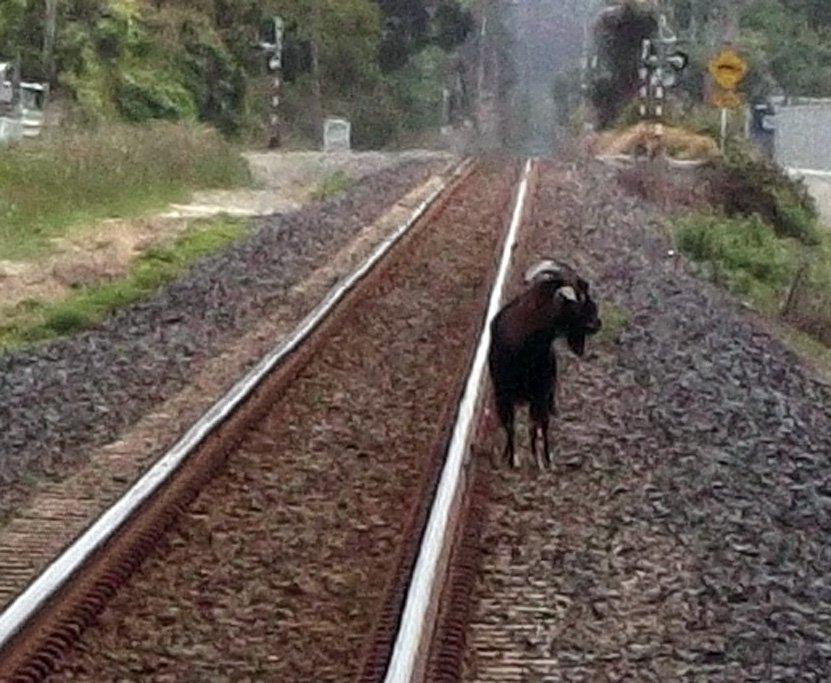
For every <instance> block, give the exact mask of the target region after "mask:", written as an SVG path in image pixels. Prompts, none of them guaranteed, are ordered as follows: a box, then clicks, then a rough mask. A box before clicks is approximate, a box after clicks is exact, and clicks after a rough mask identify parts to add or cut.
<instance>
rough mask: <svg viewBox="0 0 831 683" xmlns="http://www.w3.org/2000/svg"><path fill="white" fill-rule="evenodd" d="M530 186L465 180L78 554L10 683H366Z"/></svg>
mask: <svg viewBox="0 0 831 683" xmlns="http://www.w3.org/2000/svg"><path fill="white" fill-rule="evenodd" d="M519 176H520V168H519V167H518V166H517V165H516V164H511V163H505V162H503V161H493V160H491V161H478V162H475V163H469V164H468V165H466V166H465V167H464V169H463V170H462V171H461V172H460V176H459V177H458V178H457V179H456V180H455V181H454V182H453V183H452V186H451V187H449V188H447V189H446V190H445V191H444V192H443V193H442V194H441V195H437V196H436V197H433V198H432V199H431V201H427V202H425V203H424V205H423V206H422V207H420V210H419V211H418V212H417V214H419V216H418V217H414V219H413V220H412V221H411V222H410V223H411V224H408V225H406V226H402V227H401V229H400V230H399V231H398V233H397V234H396V235H394V236H393V237H391V238H390V239H389V240H388V243H387V244H386V245H382V247H381V248H379V249H378V250H377V251H376V252H375V253H374V255H373V257H372V258H370V259H369V260H368V262H365V263H364V264H363V266H362V268H359V270H358V271H357V272H356V273H355V274H353V277H352V278H351V281H350V282H346V283H341V286H340V289H339V291H337V292H336V293H330V296H329V297H328V301H324V302H323V304H322V305H321V310H318V311H316V312H315V313H313V315H312V316H310V318H309V319H307V320H306V321H305V323H304V325H303V326H301V330H300V331H299V333H298V334H297V335H296V336H295V337H294V338H293V339H289V340H287V341H286V342H284V343H283V344H281V346H280V347H278V349H276V350H275V351H274V352H273V353H272V354H270V356H269V357H267V358H265V359H263V361H262V363H260V364H259V366H258V367H256V368H255V369H254V370H252V371H251V373H249V375H248V376H247V377H246V378H245V379H244V380H242V381H241V382H240V383H239V384H238V385H237V386H236V387H235V388H234V389H233V390H232V391H231V392H230V393H229V395H228V396H226V398H225V400H224V401H223V402H222V403H221V405H218V406H217V407H215V409H214V410H212V411H211V412H210V413H209V414H208V415H206V416H205V418H203V420H201V421H200V423H198V424H197V425H196V426H195V427H194V429H193V430H192V431H191V432H189V433H188V434H187V435H186V436H185V437H184V438H183V439H182V441H181V442H180V443H179V444H177V446H175V447H174V448H173V449H172V450H171V451H170V452H169V453H168V454H166V456H165V457H164V458H163V459H161V460H160V461H159V462H158V463H157V464H156V466H155V467H154V468H153V469H151V470H150V471H149V472H148V473H147V474H146V475H145V476H144V477H143V478H142V479H140V480H139V482H137V484H136V485H135V486H134V487H133V488H132V489H131V490H130V491H129V492H128V494H127V495H126V496H125V497H124V498H122V499H120V500H119V501H117V502H116V504H115V505H114V506H113V507H111V508H110V509H108V510H107V512H106V513H105V514H104V515H102V516H101V517H100V518H98V520H97V521H96V522H95V524H93V525H92V526H91V527H89V528H88V529H87V531H86V532H85V534H84V535H83V536H81V537H80V538H79V539H77V540H76V542H75V543H74V544H73V545H71V546H69V547H68V548H66V549H64V552H63V553H62V554H61V555H60V556H59V557H58V558H57V559H56V560H55V562H53V563H52V564H51V565H50V566H49V567H48V568H47V570H46V571H45V572H44V573H43V574H41V575H40V576H39V577H38V579H37V580H36V581H35V582H33V583H32V584H30V586H29V587H28V589H27V591H25V592H24V593H22V594H21V595H19V596H18V598H17V600H16V601H14V602H12V603H11V605H10V606H8V607H7V608H6V610H5V611H4V612H3V613H2V615H0V638H2V644H3V649H2V651H1V652H0V679H2V680H9V681H24V680H25V681H34V680H43V679H45V678H49V680H56V681H57V680H73V681H81V680H95V681H100V680H112V679H119V678H130V677H134V676H141V677H142V678H144V679H148V678H149V679H153V680H165V679H167V678H178V677H182V678H186V679H192V678H193V677H194V676H195V677H196V678H197V679H205V678H211V679H215V677H216V676H220V677H222V676H226V677H228V678H230V679H233V680H240V679H245V678H246V677H249V678H251V679H253V680H344V679H345V678H348V677H349V676H350V675H352V674H357V673H358V669H359V667H360V655H362V654H363V653H364V648H365V646H366V640H367V637H366V636H367V634H368V633H370V632H372V630H373V627H374V626H377V625H378V623H380V621H382V616H381V614H380V613H379V608H380V607H381V606H382V605H383V603H384V601H383V599H382V598H383V596H384V595H385V591H389V590H390V586H393V585H395V584H396V582H397V581H398V578H397V574H396V572H399V573H400V572H405V573H406V571H407V569H408V565H409V564H411V563H412V561H413V555H414V546H413V542H410V543H409V544H408V543H406V542H404V543H403V544H402V539H405V540H406V539H410V540H411V541H412V539H416V538H417V537H418V532H419V529H420V527H421V526H422V525H423V523H424V517H425V515H426V510H427V505H426V502H427V501H429V499H430V493H431V491H432V489H433V488H434V487H435V485H436V480H437V477H438V474H439V471H440V467H441V465H442V462H443V456H444V452H445V450H446V446H447V441H448V438H449V437H450V433H449V431H448V429H449V428H448V425H452V424H453V420H452V417H453V415H454V413H455V411H456V406H457V403H458V402H459V399H460V392H461V389H462V386H463V382H464V379H465V376H466V370H467V369H468V366H469V364H470V360H471V354H472V353H473V349H474V346H475V345H474V342H475V340H476V338H477V336H478V331H479V329H480V328H481V325H482V316H483V312H484V311H485V306H486V303H487V301H488V295H489V292H490V285H491V282H492V280H493V277H494V273H495V272H496V269H497V263H496V260H495V256H494V255H495V254H498V253H499V252H500V245H501V244H502V243H503V240H504V238H505V228H506V226H507V225H508V223H509V219H510V217H511V212H512V210H513V207H514V205H515V202H516V189H517V181H518V179H519ZM422 213H423V214H424V215H421V214H422ZM416 218H418V220H416ZM514 222H515V223H516V221H514ZM515 229H516V226H514V230H515ZM393 244H394V246H393ZM386 248H389V253H388V254H386V253H385V251H384V249H386ZM375 263H377V265H375ZM373 266H374V268H373ZM336 290H338V288H337V287H336ZM339 297H343V301H341V302H340V303H339V304H338V306H337V307H335V308H334V309H333V310H332V311H331V312H329V313H328V315H325V317H324V315H323V313H324V311H323V309H324V308H325V307H326V306H329V305H330V304H332V303H333V301H334V300H336V299H337V298H339ZM315 315H317V318H320V319H315ZM171 475H173V476H171ZM67 509H68V506H67ZM35 542H36V540H35V539H32V538H21V539H20V543H21V548H23V547H25V545H26V544H32V543H35ZM139 566H140V567H141V569H140V571H139V572H137V573H135V570H136V569H137V568H139ZM131 575H132V576H131ZM128 578H130V581H129V582H128V581H127V579H128ZM113 596H115V597H113ZM102 610H103V611H102ZM350 672H351V673H350Z"/></svg>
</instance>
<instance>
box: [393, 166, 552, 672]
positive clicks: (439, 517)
mask: <svg viewBox="0 0 831 683" xmlns="http://www.w3.org/2000/svg"><path fill="white" fill-rule="evenodd" d="M535 162H536V159H533V158H531V159H528V161H527V162H526V164H525V167H524V169H523V172H522V178H521V180H520V183H519V191H518V193H517V198H516V203H515V205H514V211H513V215H512V218H511V223H510V226H509V228H508V234H507V238H506V239H505V245H504V247H503V250H502V254H501V256H500V261H499V266H498V268H497V272H496V277H495V278H494V284H493V289H492V290H491V293H490V299H489V301H488V308H487V313H486V316H485V320H484V322H483V326H482V328H481V333H480V337H479V342H478V344H477V348H476V352H475V355H474V360H473V364H472V367H471V371H470V374H469V375H468V379H467V382H466V384H465V390H464V394H463V396H462V400H461V403H460V405H459V411H458V418H457V420H456V424H455V425H454V427H453V433H452V436H451V439H450V445H449V446H448V449H447V458H446V460H445V464H444V467H443V469H442V474H441V478H440V480H439V484H438V487H437V489H436V494H435V498H434V500H433V505H432V506H431V509H430V516H429V519H428V522H427V528H426V529H425V532H424V538H423V540H422V545H421V549H420V550H419V554H418V558H417V560H416V564H415V567H414V569H413V574H412V579H411V581H410V586H409V588H408V590H407V597H406V601H405V603H404V608H403V612H402V616H401V621H400V625H399V629H398V633H397V635H396V639H395V643H394V645H393V650H392V654H391V656H390V662H389V666H388V668H387V672H386V674H385V677H384V683H412V681H414V680H415V676H416V675H417V672H418V667H419V658H420V656H421V655H422V653H424V652H426V651H428V650H429V645H430V643H429V635H430V634H431V633H432V631H433V627H434V624H431V623H430V622H429V620H430V616H429V615H430V614H431V607H433V606H435V600H437V599H438V598H439V593H440V591H437V590H436V586H437V582H438V581H439V580H440V575H439V567H440V564H441V557H442V555H443V551H444V548H445V547H446V545H447V542H448V539H449V538H451V537H452V534H453V533H454V531H455V530H454V529H453V528H452V527H451V517H452V515H451V512H452V509H453V505H454V502H455V501H456V500H457V499H458V495H459V491H460V487H461V480H462V473H463V470H464V466H465V460H466V455H467V451H468V448H467V446H468V443H469V439H470V434H471V430H472V428H473V425H474V421H475V418H476V414H477V407H478V404H479V397H480V395H481V392H482V390H483V387H484V381H483V379H484V374H485V368H486V362H487V352H488V348H489V347H490V340H491V338H490V325H491V322H492V321H493V319H494V317H495V316H496V314H497V312H498V310H499V306H500V304H501V301H502V299H503V296H504V290H505V285H506V283H507V277H508V270H509V267H510V263H511V256H512V255H513V253H514V249H515V247H516V244H517V238H518V234H519V227H520V223H521V222H522V218H523V216H524V213H525V201H526V197H527V194H528V186H529V181H530V178H531V172H532V170H533V168H534V164H535Z"/></svg>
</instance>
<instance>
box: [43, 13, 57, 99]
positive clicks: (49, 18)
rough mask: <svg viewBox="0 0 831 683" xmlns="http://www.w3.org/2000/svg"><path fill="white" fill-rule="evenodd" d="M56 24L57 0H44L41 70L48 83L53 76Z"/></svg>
mask: <svg viewBox="0 0 831 683" xmlns="http://www.w3.org/2000/svg"><path fill="white" fill-rule="evenodd" d="M57 26H58V0H46V26H45V29H44V32H43V70H44V77H45V78H46V80H47V81H48V82H49V83H52V80H53V79H54V77H55V34H56V32H57Z"/></svg>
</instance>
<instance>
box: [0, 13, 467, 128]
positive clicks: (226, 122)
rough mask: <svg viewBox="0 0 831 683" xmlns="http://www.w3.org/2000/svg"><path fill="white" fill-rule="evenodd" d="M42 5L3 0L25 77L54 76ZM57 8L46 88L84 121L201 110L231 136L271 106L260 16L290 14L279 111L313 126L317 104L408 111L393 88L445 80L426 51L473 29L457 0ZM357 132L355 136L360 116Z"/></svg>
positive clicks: (4, 21) (0, 42) (11, 48)
mask: <svg viewBox="0 0 831 683" xmlns="http://www.w3.org/2000/svg"><path fill="white" fill-rule="evenodd" d="M45 2H46V0H0V46H2V48H1V49H2V50H3V53H2V54H0V58H1V57H7V58H14V57H15V56H16V55H17V54H20V56H21V58H22V61H23V71H24V74H25V75H26V77H27V78H44V77H48V76H49V75H50V68H49V64H47V63H46V62H48V61H49V60H45V59H44V40H45V38H46V36H45V35H44V26H45V25H46V24H47V23H48V22H46V21H45V18H46V17H45V7H46V5H45ZM49 2H52V0H49ZM57 6H58V9H59V11H58V14H57V17H56V28H57V30H56V36H55V52H54V54H55V76H54V79H52V83H53V85H55V86H57V87H58V89H61V90H63V91H64V92H66V93H68V94H69V95H71V97H72V99H73V100H74V101H75V103H76V104H77V105H79V109H80V111H81V112H82V113H83V115H84V117H86V118H101V117H122V118H127V119H130V120H143V119H146V118H160V117H161V118H189V117H197V118H199V119H201V120H205V121H209V122H212V123H214V124H216V125H217V126H219V127H220V128H221V129H222V130H223V131H225V132H226V133H229V134H236V133H239V132H240V131H241V130H242V129H243V128H244V127H245V126H246V125H248V124H247V122H249V123H250V122H253V121H254V120H255V119H256V118H258V114H255V112H261V111H264V110H265V107H266V96H265V94H264V93H259V92H258V87H259V83H260V81H261V80H262V79H264V78H265V75H266V70H265V60H264V58H263V54H262V52H261V51H259V50H257V48H256V46H255V42H256V36H257V32H258V28H259V26H260V23H261V21H262V20H264V19H265V18H267V17H271V16H274V15H275V14H279V15H281V16H282V17H283V18H284V19H285V21H286V35H285V41H284V48H285V51H284V58H285V60H284V67H285V71H284V77H285V81H287V83H286V84H285V100H286V101H285V107H286V109H287V113H288V114H289V115H292V114H296V120H297V124H298V126H300V127H302V126H304V125H306V122H307V121H308V119H309V118H310V117H309V115H308V114H309V110H310V108H312V109H313V110H314V111H313V112H312V113H313V116H312V117H311V118H312V119H314V120H315V121H317V122H318V123H319V119H320V115H321V114H322V111H323V107H324V104H325V105H326V106H327V107H329V108H330V109H331V110H332V111H333V113H341V114H346V115H351V114H353V113H354V111H358V110H363V111H367V109H368V108H367V107H358V106H357V105H358V103H359V100H361V99H362V98H375V99H374V101H375V103H376V104H377V103H379V102H380V103H383V102H389V101H392V100H397V103H396V105H395V106H396V107H398V108H400V107H406V106H410V104H412V103H413V102H414V99H413V98H409V97H399V96H398V95H396V93H397V92H398V93H399V94H400V89H401V88H404V87H411V88H414V89H415V90H419V89H420V88H421V86H422V85H423V84H420V83H418V82H417V81H418V80H419V79H421V78H426V79H434V80H435V79H439V80H440V79H442V78H443V73H442V69H441V68H439V67H440V64H439V62H440V61H441V60H440V59H438V57H437V54H436V53H433V54H432V56H430V55H427V56H426V57H425V56H421V53H422V52H423V51H424V50H425V49H426V48H428V47H430V46H438V47H439V48H440V49H441V50H443V51H445V52H446V51H450V50H452V49H454V48H455V47H456V46H457V45H458V44H459V43H460V42H462V41H463V40H464V39H465V37H466V36H467V33H468V32H469V31H470V28H471V24H472V21H471V18H470V13H469V12H468V11H467V10H466V9H463V8H462V7H461V5H460V3H459V0H60V2H59V3H58V4H57ZM437 59H438V61H437ZM430 87H432V86H430ZM428 89H430V88H428ZM434 90H435V88H433V89H432V90H431V95H430V98H433V97H434ZM310 96H311V100H310V99H309V97H310ZM430 98H428V101H432V99H430ZM407 103H410V104H407ZM413 106H415V105H413ZM419 106H420V105H419ZM292 107H295V110H292ZM353 110H354V111H353ZM419 111H420V110H419ZM400 114H401V112H400V111H395V112H394V113H390V114H389V116H398V115H400ZM373 115H375V114H373ZM412 120H423V117H422V116H421V114H418V115H417V116H416V117H415V118H413V119H412ZM315 128H317V129H319V126H317V125H316V126H315ZM357 129H358V130H357V131H356V132H357V133H358V138H360V129H361V124H360V122H359V123H358V125H357Z"/></svg>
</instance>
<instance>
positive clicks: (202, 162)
mask: <svg viewBox="0 0 831 683" xmlns="http://www.w3.org/2000/svg"><path fill="white" fill-rule="evenodd" d="M249 182H250V177H249V173H248V169H247V166H246V163H245V160H244V159H242V157H241V156H240V155H239V154H238V153H237V152H236V151H235V150H234V148H233V147H231V146H230V145H229V144H228V143H227V142H225V141H224V140H223V139H222V138H221V137H220V136H219V134H218V133H216V132H215V131H213V130H211V129H207V128H203V127H196V126H189V125H184V124H171V123H154V124H152V125H141V126H130V125H111V126H107V127H104V128H101V129H98V130H95V131H77V132H72V131H61V132H60V133H55V134H54V135H53V136H48V137H45V138H44V139H42V140H36V141H32V142H27V143H25V144H21V145H18V146H16V147H13V148H8V149H4V150H3V153H2V155H0V259H6V260H20V259H25V258H31V257H33V256H36V255H37V254H38V253H39V252H40V251H42V250H43V249H44V248H46V247H47V246H48V244H49V239H50V238H52V237H57V236H60V235H61V234H63V233H65V232H66V231H67V230H68V229H70V228H72V227H73V226H75V225H78V224H86V223H90V222H92V221H94V220H95V219H98V218H103V217H119V216H127V215H135V214H138V213H141V212H144V211H148V210H152V209H161V208H163V207H165V206H166V205H167V204H170V203H171V202H178V201H183V200H184V199H186V197H187V195H188V192H190V191H192V190H199V189H214V188H226V187H232V186H235V185H242V184H248V183H249Z"/></svg>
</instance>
